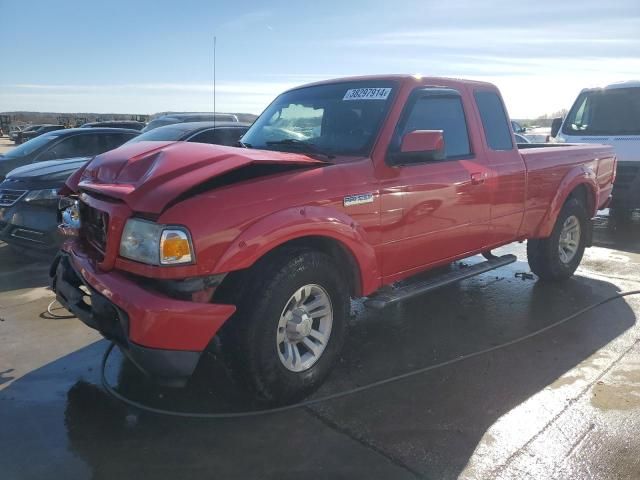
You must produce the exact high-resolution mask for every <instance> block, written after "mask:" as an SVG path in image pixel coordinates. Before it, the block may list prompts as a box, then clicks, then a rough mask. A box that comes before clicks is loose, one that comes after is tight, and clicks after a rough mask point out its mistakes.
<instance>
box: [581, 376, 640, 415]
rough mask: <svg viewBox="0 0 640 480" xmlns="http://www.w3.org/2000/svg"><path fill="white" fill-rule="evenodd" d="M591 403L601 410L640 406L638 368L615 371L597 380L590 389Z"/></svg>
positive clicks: (628, 408)
mask: <svg viewBox="0 0 640 480" xmlns="http://www.w3.org/2000/svg"><path fill="white" fill-rule="evenodd" d="M591 404H592V405H593V406H594V407H596V408H599V409H601V410H631V409H636V408H640V368H636V369H630V370H622V371H616V372H614V373H613V374H612V375H610V376H608V377H607V378H606V379H604V380H601V381H599V382H597V383H596V384H595V385H594V386H593V389H592V395H591Z"/></svg>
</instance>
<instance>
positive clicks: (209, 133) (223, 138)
mask: <svg viewBox="0 0 640 480" xmlns="http://www.w3.org/2000/svg"><path fill="white" fill-rule="evenodd" d="M248 129H249V124H247V123H240V122H215V123H214V122H188V123H175V124H171V125H166V126H164V127H158V128H155V129H153V130H151V131H147V132H143V133H141V134H140V135H139V136H137V137H136V138H133V139H131V140H129V142H128V143H134V142H170V141H174V142H178V141H183V142H198V143H211V144H218V145H228V146H235V145H237V143H238V141H239V140H240V138H241V137H242V135H244V134H245V133H246V131H247V130H248Z"/></svg>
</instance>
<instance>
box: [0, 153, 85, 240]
mask: <svg viewBox="0 0 640 480" xmlns="http://www.w3.org/2000/svg"><path fill="white" fill-rule="evenodd" d="M90 158H91V157H83V158H74V159H67V160H50V161H46V162H40V163H35V164H32V165H26V166H24V167H20V168H17V169H15V170H13V171H12V172H11V173H10V174H9V175H8V176H7V178H6V179H5V180H4V182H2V183H1V184H0V240H2V241H4V242H6V243H8V244H9V245H12V246H14V247H18V248H20V247H26V248H27V249H28V250H34V249H35V250H47V251H48V250H52V249H53V248H56V247H57V246H58V245H59V243H60V238H58V236H57V227H58V215H57V213H58V201H59V197H58V190H59V189H60V188H62V186H63V185H64V182H65V181H66V179H67V178H69V176H70V175H71V174H72V173H73V172H75V171H76V170H78V169H79V168H80V167H82V166H83V165H84V164H85V163H87V161H88V160H89V159H90Z"/></svg>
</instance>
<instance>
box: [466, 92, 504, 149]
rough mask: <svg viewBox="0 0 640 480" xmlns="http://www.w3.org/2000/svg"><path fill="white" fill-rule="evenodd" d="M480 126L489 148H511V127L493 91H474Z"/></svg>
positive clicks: (500, 102) (498, 98)
mask: <svg viewBox="0 0 640 480" xmlns="http://www.w3.org/2000/svg"><path fill="white" fill-rule="evenodd" d="M474 96H475V98H476V105H477V106H478V111H479V112H480V118H481V120H482V128H483V130H484V136H485V138H486V140H487V145H489V148H490V149H491V150H512V149H513V140H512V138H511V127H510V123H509V120H508V119H507V114H506V112H505V111H504V106H503V105H502V101H501V100H500V97H499V96H498V94H497V93H495V92H482V91H478V92H475V93H474Z"/></svg>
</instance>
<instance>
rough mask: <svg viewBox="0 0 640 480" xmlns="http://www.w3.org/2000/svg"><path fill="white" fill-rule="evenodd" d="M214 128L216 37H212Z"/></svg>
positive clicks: (214, 118)
mask: <svg viewBox="0 0 640 480" xmlns="http://www.w3.org/2000/svg"><path fill="white" fill-rule="evenodd" d="M215 126H216V36H215V35H214V36H213V127H214V128H215Z"/></svg>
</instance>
